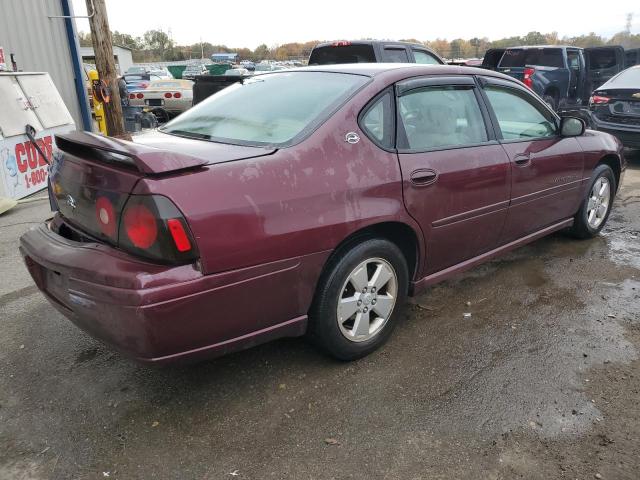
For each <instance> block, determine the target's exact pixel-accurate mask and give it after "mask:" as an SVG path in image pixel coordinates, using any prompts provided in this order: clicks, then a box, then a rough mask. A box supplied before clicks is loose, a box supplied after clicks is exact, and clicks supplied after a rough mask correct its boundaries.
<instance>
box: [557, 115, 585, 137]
mask: <svg viewBox="0 0 640 480" xmlns="http://www.w3.org/2000/svg"><path fill="white" fill-rule="evenodd" d="M586 128H587V125H586V124H585V122H584V120H582V119H581V118H576V117H562V118H561V119H560V135H562V136H563V137H579V136H580V135H582V134H583V133H584V130H585V129H586Z"/></svg>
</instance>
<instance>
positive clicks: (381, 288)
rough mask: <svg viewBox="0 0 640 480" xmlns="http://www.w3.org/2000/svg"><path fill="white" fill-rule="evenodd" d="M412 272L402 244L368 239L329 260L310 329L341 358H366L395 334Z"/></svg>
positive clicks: (320, 343)
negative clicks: (401, 246) (401, 248)
mask: <svg viewBox="0 0 640 480" xmlns="http://www.w3.org/2000/svg"><path fill="white" fill-rule="evenodd" d="M408 283H409V273H408V267H407V261H406V259H405V257H404V255H403V254H402V252H401V251H400V249H399V248H398V247H397V246H396V245H395V244H394V243H392V242H390V241H388V240H384V239H370V240H365V241H363V242H361V243H359V244H357V245H355V246H352V247H351V248H349V249H345V250H344V251H343V252H339V253H338V254H337V255H336V256H335V257H334V258H333V259H332V260H330V262H329V264H328V265H327V268H326V269H325V272H324V273H323V275H322V278H321V279H320V283H319V285H318V289H317V291H316V296H315V298H314V302H313V306H312V308H311V311H310V315H309V334H310V336H311V338H312V340H313V341H314V342H315V343H316V344H317V345H318V346H320V347H321V348H322V349H323V350H324V351H325V352H327V353H328V354H330V355H331V356H333V357H335V358H338V359H340V360H355V359H357V358H361V357H364V356H365V355H368V354H369V353H371V352H373V351H374V350H376V349H377V348H379V347H380V346H381V345H383V344H384V343H385V342H386V341H387V340H388V339H389V337H390V336H391V333H392V331H393V328H394V327H395V325H396V323H397V321H398V318H399V316H400V310H401V307H402V305H403V304H404V302H405V300H406V297H407V289H408Z"/></svg>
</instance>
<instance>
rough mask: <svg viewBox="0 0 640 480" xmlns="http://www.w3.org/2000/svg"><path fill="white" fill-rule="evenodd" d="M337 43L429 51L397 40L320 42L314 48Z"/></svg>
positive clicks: (412, 43)
mask: <svg viewBox="0 0 640 480" xmlns="http://www.w3.org/2000/svg"><path fill="white" fill-rule="evenodd" d="M337 43H345V44H349V45H377V44H382V45H409V46H412V47H420V48H424V49H425V50H431V49H430V48H429V47H427V46H426V45H423V44H421V43H416V42H403V41H399V40H338V41H333V42H322V43H319V44H317V45H316V46H315V47H314V48H318V47H330V46H332V45H336V44H337Z"/></svg>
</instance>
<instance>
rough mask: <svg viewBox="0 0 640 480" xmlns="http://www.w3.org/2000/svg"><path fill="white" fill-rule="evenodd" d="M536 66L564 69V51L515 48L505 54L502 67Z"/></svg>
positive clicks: (501, 63) (557, 49) (501, 62)
mask: <svg viewBox="0 0 640 480" xmlns="http://www.w3.org/2000/svg"><path fill="white" fill-rule="evenodd" d="M525 65H535V66H540V67H563V66H564V62H563V60H562V49H560V48H514V49H508V50H506V51H505V52H504V55H503V56H502V60H501V61H500V67H524V66H525Z"/></svg>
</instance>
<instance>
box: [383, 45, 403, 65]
mask: <svg viewBox="0 0 640 480" xmlns="http://www.w3.org/2000/svg"><path fill="white" fill-rule="evenodd" d="M384 61H385V62H389V63H408V62H409V55H407V50H406V49H404V48H385V49H384Z"/></svg>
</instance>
